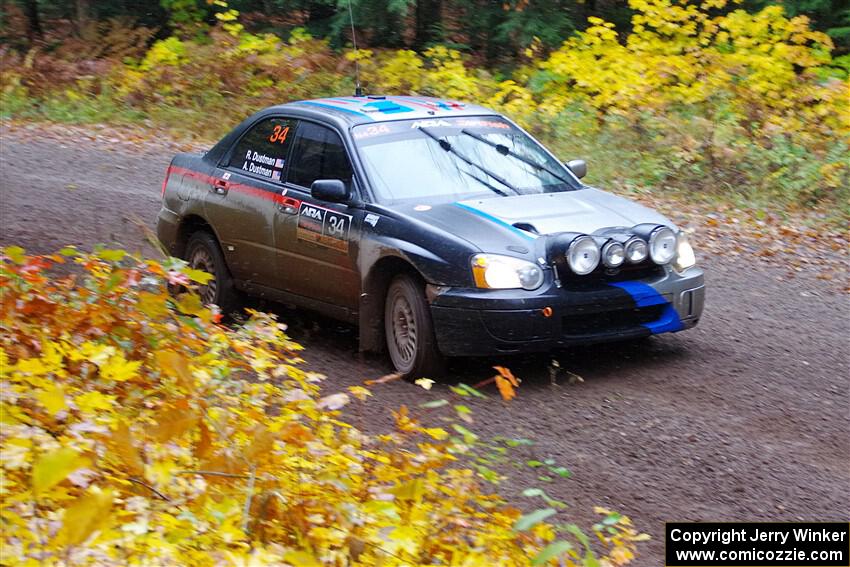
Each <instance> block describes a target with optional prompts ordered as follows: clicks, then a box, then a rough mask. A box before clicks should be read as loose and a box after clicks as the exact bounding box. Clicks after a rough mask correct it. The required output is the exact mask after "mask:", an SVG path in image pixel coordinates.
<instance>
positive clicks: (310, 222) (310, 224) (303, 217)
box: [297, 202, 351, 252]
mask: <svg viewBox="0 0 850 567" xmlns="http://www.w3.org/2000/svg"><path fill="white" fill-rule="evenodd" d="M350 230H351V216H350V215H344V214H342V213H338V212H336V211H333V210H331V209H326V208H324V207H319V206H316V205H311V204H309V203H303V202H302V203H301V208H300V209H299V210H298V230H297V235H298V238H299V240H306V241H308V242H315V243H316V244H319V245H321V246H327V247H328V248H333V249H334V250H339V251H340V252H348V233H349V231H350Z"/></svg>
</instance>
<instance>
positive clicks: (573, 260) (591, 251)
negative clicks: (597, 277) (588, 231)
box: [567, 236, 600, 276]
mask: <svg viewBox="0 0 850 567" xmlns="http://www.w3.org/2000/svg"><path fill="white" fill-rule="evenodd" d="M599 256H600V253H599V246H598V245H597V244H596V241H595V240H593V238H592V237H590V236H579V237H578V238H576V239H575V240H573V241H572V242H570V247H569V249H567V263H568V264H569V265H570V269H571V270H572V271H573V272H574V273H576V274H578V275H580V276H584V275H587V274H589V273H590V272H592V271H593V270H595V269H596V266H598V265H599Z"/></svg>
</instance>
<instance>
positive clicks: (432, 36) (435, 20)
mask: <svg viewBox="0 0 850 567" xmlns="http://www.w3.org/2000/svg"><path fill="white" fill-rule="evenodd" d="M442 8H443V2H442V0H417V2H416V35H415V38H414V40H413V41H414V48H415V49H417V50H420V51H421V50H422V49H423V48H424V47H425V46H426V45H427V44H429V43H431V42H434V41H437V40H439V39H441V38H439V37H437V35H438V34H437V31H436V29H435V28H436V27H437V25H438V24H439V23H440V22H441V21H442Z"/></svg>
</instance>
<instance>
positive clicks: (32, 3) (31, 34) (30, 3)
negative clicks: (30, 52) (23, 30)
mask: <svg viewBox="0 0 850 567" xmlns="http://www.w3.org/2000/svg"><path fill="white" fill-rule="evenodd" d="M23 4H24V6H23V8H24V15H26V17H27V39H28V40H29V42H30V45H32V43H33V42H34V41H35V40H37V39H44V31H43V30H42V29H41V20H40V19H39V17H38V3H37V2H36V0H25V1H24V3H23Z"/></svg>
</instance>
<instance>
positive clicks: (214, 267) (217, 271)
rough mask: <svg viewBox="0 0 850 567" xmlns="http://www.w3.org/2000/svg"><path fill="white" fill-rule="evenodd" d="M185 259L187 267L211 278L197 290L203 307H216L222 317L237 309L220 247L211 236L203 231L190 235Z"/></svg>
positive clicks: (236, 297) (231, 279) (237, 304)
mask: <svg viewBox="0 0 850 567" xmlns="http://www.w3.org/2000/svg"><path fill="white" fill-rule="evenodd" d="M185 259H186V261H187V262H189V267H191V268H194V269H196V270H203V271H205V272H207V273H210V274H212V276H213V279H212V280H210V282H209V283H208V284H207V285H203V286H199V288H198V294H199V295H200V296H201V302H202V303H203V304H204V305H210V304H215V305H218V308H219V309H220V310H221V313H222V314H223V315H230V314H231V313H232V312H234V311H236V310H238V309H239V303H240V302H239V296H238V294H237V291H236V288H235V287H234V285H233V278H232V277H231V275H230V270H229V269H228V268H227V263H226V262H225V261H224V254H222V253H221V247H219V245H218V241H217V240H216V239H215V237H214V236H213V235H212V234H210V233H209V232H206V231H204V230H201V231H198V232H195V233H194V234H192V236H190V237H189V242H187V243H186V254H185Z"/></svg>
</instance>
